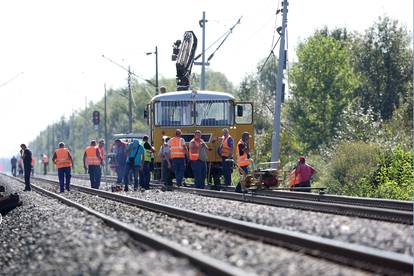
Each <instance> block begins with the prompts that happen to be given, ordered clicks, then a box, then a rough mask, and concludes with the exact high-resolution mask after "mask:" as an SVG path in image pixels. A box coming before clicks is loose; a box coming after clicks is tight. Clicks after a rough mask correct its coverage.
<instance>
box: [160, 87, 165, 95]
mask: <svg viewBox="0 0 414 276" xmlns="http://www.w3.org/2000/svg"><path fill="white" fill-rule="evenodd" d="M165 93H167V89H166V88H165V87H164V86H161V87H160V94H165Z"/></svg>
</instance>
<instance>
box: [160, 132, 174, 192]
mask: <svg viewBox="0 0 414 276" xmlns="http://www.w3.org/2000/svg"><path fill="white" fill-rule="evenodd" d="M169 140H170V137H168V136H163V137H162V145H161V146H160V150H159V151H158V157H159V158H160V159H161V180H162V182H163V183H164V185H165V187H166V188H167V190H171V187H172V179H171V168H172V164H171V163H172V161H171V153H170V148H169V147H168V141H169Z"/></svg>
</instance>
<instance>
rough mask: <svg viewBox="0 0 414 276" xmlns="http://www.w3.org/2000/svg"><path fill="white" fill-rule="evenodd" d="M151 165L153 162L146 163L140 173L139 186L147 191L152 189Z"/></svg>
mask: <svg viewBox="0 0 414 276" xmlns="http://www.w3.org/2000/svg"><path fill="white" fill-rule="evenodd" d="M150 164H151V162H148V161H145V162H144V165H143V168H142V170H140V171H139V185H140V186H141V187H142V188H144V189H145V190H148V189H149V188H150V184H149V183H150V179H151V174H150Z"/></svg>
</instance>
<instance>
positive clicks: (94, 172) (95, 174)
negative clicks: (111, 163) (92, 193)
mask: <svg viewBox="0 0 414 276" xmlns="http://www.w3.org/2000/svg"><path fill="white" fill-rule="evenodd" d="M88 172H89V179H90V180H91V188H93V189H99V186H100V185H101V175H102V171H101V166H100V165H89V166H88Z"/></svg>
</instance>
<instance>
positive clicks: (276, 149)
mask: <svg viewBox="0 0 414 276" xmlns="http://www.w3.org/2000/svg"><path fill="white" fill-rule="evenodd" d="M282 9H283V11H282V14H283V15H282V30H281V33H280V45H279V46H280V48H279V61H278V68H277V80H276V95H275V96H276V97H275V110H274V118H273V133H272V162H276V161H279V160H280V114H281V108H282V89H283V69H284V64H285V62H284V60H285V30H286V25H287V12H288V2H287V0H283V2H282ZM272 167H273V168H276V169H277V167H278V164H277V163H273V164H272Z"/></svg>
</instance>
